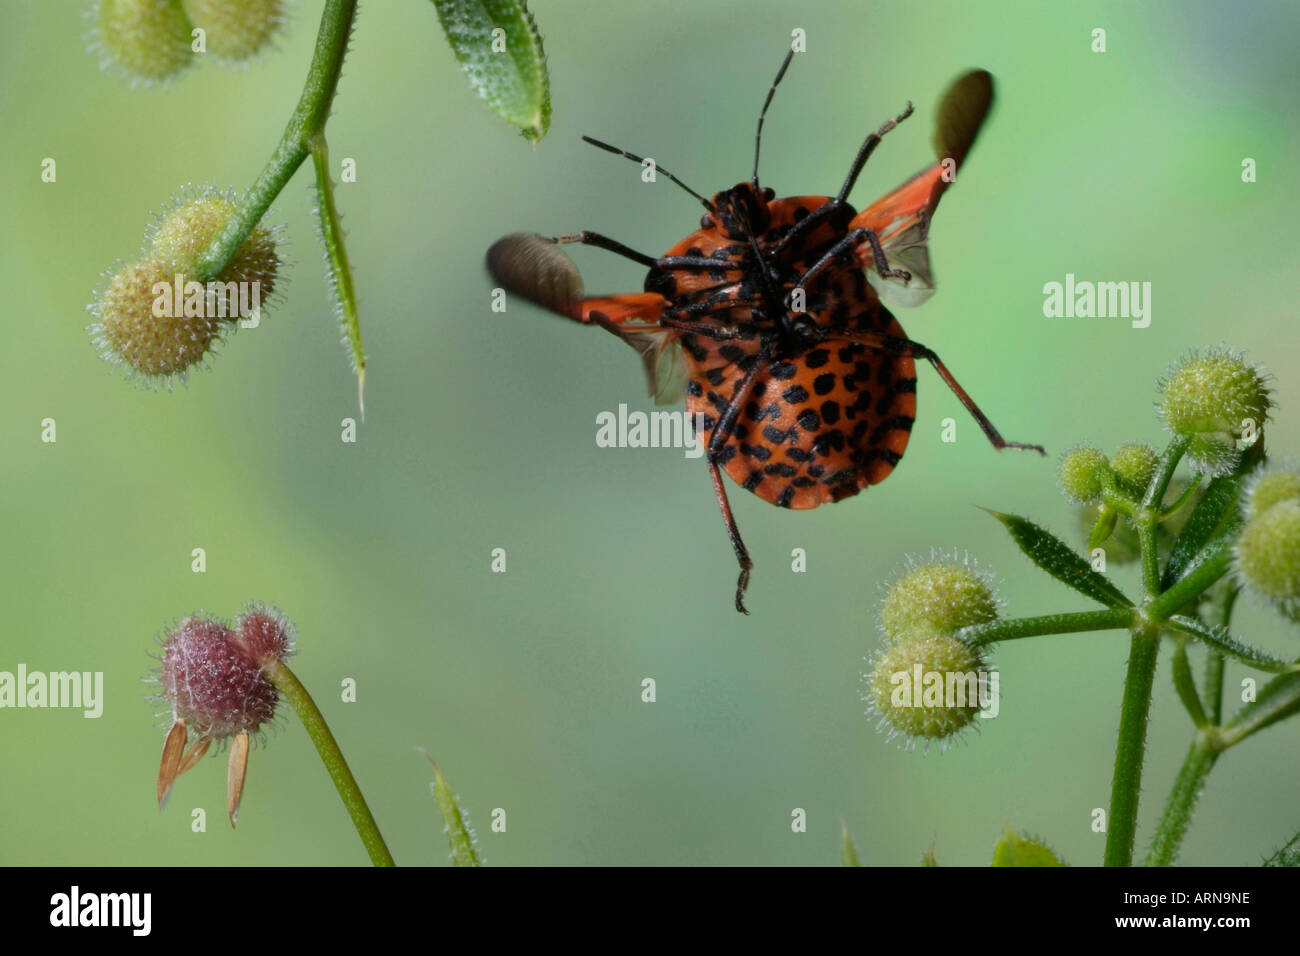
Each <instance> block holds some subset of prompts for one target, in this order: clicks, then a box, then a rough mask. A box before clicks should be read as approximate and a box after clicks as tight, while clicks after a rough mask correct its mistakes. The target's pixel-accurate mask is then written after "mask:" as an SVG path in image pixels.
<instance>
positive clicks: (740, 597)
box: [709, 348, 771, 614]
mask: <svg viewBox="0 0 1300 956" xmlns="http://www.w3.org/2000/svg"><path fill="white" fill-rule="evenodd" d="M770 360H771V353H770V351H769V350H768V349H766V348H764V349H763V350H762V351H761V352H759V353H758V355H756V356H755V361H754V365H753V367H752V368H750V369H749V371H747V372H746V373H745V377H744V378H742V379H741V380H740V381H739V382H738V383H737V384H736V389H735V391H734V392H733V393H732V395H731V401H730V402H728V403H727V409H726V411H724V412H723V413H722V417H721V418H720V419H719V420H718V424H717V425H715V426H714V428H713V434H712V435H710V436H709V477H710V478H711V479H712V480H713V493H714V494H715V495H717V498H718V507H719V508H720V509H721V510H722V520H723V522H724V523H725V524H726V526H727V537H729V538H730V539H731V547H732V549H733V550H734V551H735V552H736V561H738V562H739V563H740V577H739V578H738V579H737V581H736V610H737V611H739V612H740V613H741V614H748V613H749V611H748V610H746V608H745V588H747V587H749V572H750V571H751V570H753V567H754V562H753V561H751V560H750V558H749V551H748V550H747V549H746V548H745V542H744V541H742V540H741V538H740V529H739V528H738V527H736V518H735V516H734V515H733V514H732V513H731V502H729V501H728V500H727V489H726V488H725V487H724V486H723V484H722V473H721V471H720V470H719V469H718V458H719V456H720V455H721V454H722V449H723V447H725V446H726V444H727V440H728V439H729V438H730V437H731V433H732V432H733V431H734V430H735V427H736V419H738V418H739V417H740V411H741V409H743V408H744V407H745V405H746V404H747V403H748V402H749V398H750V396H751V395H752V394H753V393H754V383H755V382H757V381H758V376H759V375H760V374H762V372H763V371H764V369H766V368H767V364H768V362H769V361H770Z"/></svg>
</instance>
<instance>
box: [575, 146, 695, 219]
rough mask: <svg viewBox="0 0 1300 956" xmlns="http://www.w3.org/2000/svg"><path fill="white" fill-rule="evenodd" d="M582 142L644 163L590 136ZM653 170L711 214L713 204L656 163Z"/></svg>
mask: <svg viewBox="0 0 1300 956" xmlns="http://www.w3.org/2000/svg"><path fill="white" fill-rule="evenodd" d="M582 140H583V142H584V143H590V144H591V145H592V146H598V147H600V148H601V149H603V150H605V152H607V153H615V154H616V155H619V156H626V157H627V158H628V159H630V160H632V162H634V163H638V164H639V163H644V162H645V157H643V156H637V155H636V154H635V153H629V152H628V151H627V150H625V149H619V148H618V147H617V146H611V145H609V143H602V142H601V141H600V140H598V139H592V138H591V137H590V136H584V137H582ZM655 169H657V170H658V171H659V172H661V173H663V174H664V175H665V176H667V177H668V178H669V179H671V180H672V181H673V182H675V183H676V184H677V185H678V186H681V187H682V188H683V189H685V190H686V191H687V192H688V193H690V194H691V195H692V196H694V197H695V198H696V199H698V200H699V201H700V202H702V203H704V208H705V209H707V210H708V211H709V212H713V211H714V208H713V203H711V202H709V201H708V200H707V199H705V198H704V197H703V196H701V195H700V194H699V193H697V192H696V191H695V190H694V189H692V188H691V187H690V186H688V185H686V184H685V183H684V182H682V181H681V180H680V179H678V178H677V177H676V176H674V175H673V174H672V173H670V172H669V171H668V170H666V169H664V168H663V167H662V166H660V165H659V164H658V163H655Z"/></svg>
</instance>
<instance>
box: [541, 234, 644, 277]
mask: <svg viewBox="0 0 1300 956" xmlns="http://www.w3.org/2000/svg"><path fill="white" fill-rule="evenodd" d="M551 241H552V242H554V243H556V244H558V245H561V246H563V245H567V244H568V243H571V242H580V243H582V244H583V245H584V246H595V247H596V248H598V249H604V250H606V251H608V252H613V253H615V254H617V255H620V256H622V257H623V258H624V259H631V260H632V261H633V262H636V263H639V264H640V265H643V266H647V267H649V268H653V267H654V265H655V260H654V258H653V257H651V256H647V255H645V254H644V253H640V252H637V251H636V250H635V249H629V248H628V247H627V246H625V245H623V243H621V242H618V241H617V240H615V239H610V238H609V237H608V236H602V235H601V234H600V233H598V232H571V233H567V234H566V235H563V236H556V237H555V238H554V239H552V240H551Z"/></svg>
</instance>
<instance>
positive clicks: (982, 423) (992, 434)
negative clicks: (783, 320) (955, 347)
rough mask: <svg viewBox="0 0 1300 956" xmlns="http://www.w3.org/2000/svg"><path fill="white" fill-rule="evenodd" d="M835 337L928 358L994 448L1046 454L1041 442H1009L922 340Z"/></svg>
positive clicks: (864, 334) (876, 335) (873, 334)
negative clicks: (1033, 443)
mask: <svg viewBox="0 0 1300 956" xmlns="http://www.w3.org/2000/svg"><path fill="white" fill-rule="evenodd" d="M835 338H836V339H842V340H844V341H847V342H857V343H858V344H860V345H865V346H866V347H867V348H869V349H871V350H872V351H875V352H883V353H884V354H886V355H896V356H899V357H907V358H919V359H925V361H927V362H929V363H930V364H931V365H933V366H934V370H935V371H936V372H938V373H939V377H940V378H942V379H943V380H944V382H945V383H946V384H947V386H948V388H950V389H951V390H952V393H953V394H954V395H956V396H957V401H959V402H961V403H962V406H963V407H964V408H965V409H966V411H968V412H970V414H971V417H972V418H974V419H975V421H976V423H977V424H978V425H979V427H980V430H981V431H983V432H984V434H985V436H987V438H988V440H989V442H990V443H991V444H992V445H993V447H994V448H997V449H998V450H1001V449H1003V448H1022V449H1025V450H1026V451H1036V452H1038V453H1039V454H1040V455H1046V454H1047V452H1045V451H1043V446H1042V445H1029V444H1025V443H1023V442H1018V441H1007V440H1006V439H1005V438H1003V437H1002V434H1001V433H1000V432H999V431H998V430H997V429H996V428H994V427H993V423H992V422H991V421H989V419H988V416H987V415H985V414H984V413H983V412H982V411H980V407H979V406H978V405H976V404H975V401H974V399H972V398H971V397H970V395H968V394H966V389H964V388H962V387H961V383H960V382H958V381H957V379H956V378H954V377H953V374H952V372H950V371H948V366H946V365H944V364H943V361H942V360H941V359H940V358H939V356H938V355H936V354H935V353H934V352H933V351H931V350H930V349H928V348H926V347H925V346H924V345H922V344H921V343H920V342H913V341H912V340H911V339H905V338H901V337H899V336H897V335H883V334H881V333H879V332H842V331H836V332H835Z"/></svg>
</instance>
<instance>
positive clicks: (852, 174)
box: [768, 103, 912, 258]
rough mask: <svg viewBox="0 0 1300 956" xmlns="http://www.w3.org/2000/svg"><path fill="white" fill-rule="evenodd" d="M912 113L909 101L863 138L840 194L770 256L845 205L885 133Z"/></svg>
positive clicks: (807, 218) (795, 229) (803, 222)
mask: <svg viewBox="0 0 1300 956" xmlns="http://www.w3.org/2000/svg"><path fill="white" fill-rule="evenodd" d="M911 115H912V104H911V103H908V104H907V109H905V110H903V112H901V113H899V114H898V115H897V116H895V117H894V118H893V119H891V120H889V121H888V122H886V123H885V124H884V125H883V126H881V127H880V129H878V130H876V131H875V132H874V133H872V134H870V135H869V136H868V137H867V138H866V139H865V140H863V141H862V145H861V146H860V147H858V155H857V156H855V157H854V159H853V167H852V168H851V169H850V170H849V175H848V178H846V179H845V180H844V185H843V186H841V187H840V191H839V194H838V195H837V196H836V197H835V198H834V199H832V200H830V201H829V202H825V203H822V204H821V206H819V207H818V208H816V209H814V210H813V211H812V212H811V213H809V214H808V215H807V216H805V217H804V218H803V219H801V220H800V221H799V222H797V223H795V224H794V226H793V227H792V228H791V229H790V231H789V232H788V233H786V234H785V236H784V237H783V238H782V239H781V241H780V242H778V243H777V244H776V245H775V246H773V247H772V249H771V251H770V252H769V253H768V257H769V258H775V257H776V256H778V255H780V254H781V250H783V249H784V248H785V247H786V246H788V245H789V244H790V243H791V242H793V241H794V240H795V239H797V238H798V237H799V236H802V235H803V234H804V233H806V232H808V230H810V229H812V228H814V227H815V226H816V225H817V223H819V222H821V221H822V220H823V219H825V218H826V217H828V216H830V215H831V214H833V213H834V212H835V210H837V209H839V208H840V207H841V206H842V205H844V203H845V201H846V200H847V199H848V198H849V193H850V192H852V191H853V186H854V184H855V183H856V182H857V181H858V176H859V175H861V173H862V167H863V166H865V165H866V164H867V160H868V159H869V158H870V156H871V154H872V153H873V152H875V149H876V147H877V146H879V145H880V141H881V140H882V139H884V137H885V134H886V133H888V132H889V131H890V130H892V129H893V128H894V127H895V126H897V125H898V124H899V123H901V122H903V120H905V119H907V118H908V117H909V116H911Z"/></svg>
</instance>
